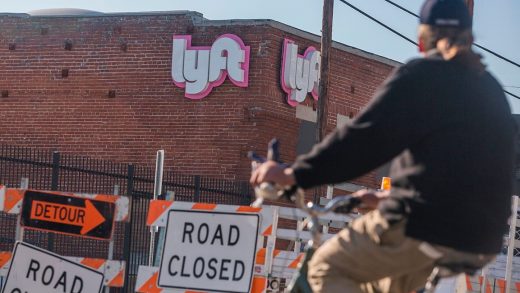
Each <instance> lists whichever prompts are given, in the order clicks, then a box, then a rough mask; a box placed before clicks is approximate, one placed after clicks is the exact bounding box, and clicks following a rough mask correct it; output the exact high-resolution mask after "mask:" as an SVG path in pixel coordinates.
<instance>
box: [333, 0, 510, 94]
mask: <svg viewBox="0 0 520 293" xmlns="http://www.w3.org/2000/svg"><path fill="white" fill-rule="evenodd" d="M339 1H340V2H342V3H343V4H345V5H347V6H349V7H350V8H352V9H354V10H356V11H357V12H359V13H361V14H363V15H364V16H365V17H367V18H369V19H371V20H372V21H374V22H376V23H378V24H379V25H381V26H383V27H384V28H386V29H387V30H389V31H391V32H393V33H394V34H396V35H398V36H400V37H401V38H403V39H405V40H407V41H408V42H410V43H412V44H414V45H415V46H419V45H418V44H417V43H416V42H414V41H413V40H411V39H410V38H408V37H406V36H405V35H403V34H401V33H400V32H398V31H396V30H394V29H393V28H391V27H389V26H388V25H386V24H384V23H383V22H381V21H379V20H377V19H376V18H374V17H373V16H371V15H369V14H368V13H366V12H364V11H363V10H361V9H359V8H357V7H356V6H354V5H352V4H350V3H349V2H347V1H345V0H339ZM384 1H386V2H388V3H390V4H392V5H394V6H396V7H398V8H400V9H403V11H405V12H408V13H410V14H412V15H414V16H416V17H419V16H418V15H417V14H415V13H413V12H411V11H410V10H408V9H406V8H404V7H402V6H400V5H398V4H396V3H394V2H392V1H390V0H384ZM475 45H477V44H475ZM477 46H478V47H479V48H480V47H481V46H479V45H477ZM484 49H485V48H484ZM485 50H487V51H489V52H490V53H491V54H493V55H495V56H497V57H499V58H501V59H504V60H506V61H508V62H510V63H512V64H514V65H516V66H518V67H520V64H517V63H515V62H513V61H511V60H509V59H507V58H505V57H503V56H500V55H498V54H496V53H494V52H492V51H491V50H489V49H485ZM504 93H506V94H508V95H510V96H512V97H515V98H517V99H520V96H517V95H515V94H513V93H511V92H509V91H506V90H504Z"/></svg>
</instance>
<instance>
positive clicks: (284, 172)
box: [249, 161, 296, 186]
mask: <svg viewBox="0 0 520 293" xmlns="http://www.w3.org/2000/svg"><path fill="white" fill-rule="evenodd" d="M249 182H250V183H251V184H252V185H253V186H257V185H260V183H263V182H269V183H273V184H277V185H280V186H292V185H294V184H296V180H295V178H294V173H293V169H291V168H287V167H286V166H284V165H281V164H278V163H276V162H275V161H267V162H265V163H263V164H260V165H258V166H257V167H256V169H255V170H254V171H253V173H252V174H251V179H249Z"/></svg>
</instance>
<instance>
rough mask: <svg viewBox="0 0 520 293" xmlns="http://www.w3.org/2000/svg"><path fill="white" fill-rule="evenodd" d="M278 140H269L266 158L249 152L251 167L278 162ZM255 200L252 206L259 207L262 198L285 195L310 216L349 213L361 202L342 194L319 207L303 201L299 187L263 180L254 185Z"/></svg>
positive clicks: (303, 197)
mask: <svg viewBox="0 0 520 293" xmlns="http://www.w3.org/2000/svg"><path fill="white" fill-rule="evenodd" d="M278 148H279V142H278V140H277V139H273V140H271V141H270V142H269V147H268V151H267V159H266V158H263V157H261V156H259V155H257V154H255V153H254V152H249V153H248V157H249V158H250V159H251V160H252V161H253V168H256V164H258V163H264V162H265V161H267V160H272V161H276V162H278V163H281V162H280V153H279V150H278ZM255 195H256V198H257V199H256V200H255V202H254V203H253V204H252V206H254V207H259V206H261V205H262V204H263V201H264V200H266V199H267V200H277V199H279V198H281V197H286V198H288V199H289V200H291V201H293V202H295V203H296V206H297V207H298V208H300V209H302V210H303V211H305V212H306V213H308V214H309V215H310V216H316V217H317V216H320V215H324V214H327V213H330V212H335V213H340V214H349V213H351V212H352V210H353V209H354V208H356V207H357V206H359V205H360V204H361V200H360V199H359V198H357V197H353V196H352V195H343V196H337V197H335V198H333V199H332V200H331V201H330V202H329V203H327V204H326V205H325V206H324V207H320V206H319V205H316V204H314V203H312V202H307V203H306V201H305V193H304V192H303V190H302V189H300V188H290V189H287V188H284V187H283V186H276V185H274V184H272V183H268V182H264V183H262V184H260V185H259V186H256V187H255Z"/></svg>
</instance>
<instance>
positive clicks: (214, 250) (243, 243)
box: [157, 209, 259, 293]
mask: <svg viewBox="0 0 520 293" xmlns="http://www.w3.org/2000/svg"><path fill="white" fill-rule="evenodd" d="M258 224H259V216H258V215H257V214H235V213H225V212H213V211H196V210H175V209H172V210H170V211H169V212H168V222H167V226H166V239H165V243H164V250H163V254H162V259H161V266H160V270H159V278H158V281H157V283H158V286H159V287H162V288H177V289H185V290H196V291H210V292H244V293H247V292H249V289H250V287H251V280H252V277H253V265H254V260H255V254H256V245H257V239H258Z"/></svg>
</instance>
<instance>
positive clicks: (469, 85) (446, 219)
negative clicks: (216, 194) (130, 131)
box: [292, 55, 516, 253]
mask: <svg viewBox="0 0 520 293" xmlns="http://www.w3.org/2000/svg"><path fill="white" fill-rule="evenodd" d="M515 129H516V128H515V127H514V122H513V119H512V117H511V113H510V109H509V105H508V102H507V100H506V98H505V96H504V92H503V90H502V88H501V86H500V85H499V84H498V82H497V81H496V80H495V79H494V78H493V77H492V76H491V75H490V74H489V73H488V72H485V71H482V72H480V73H479V72H478V71H475V70H472V69H470V68H469V67H467V66H465V65H464V64H463V63H461V62H458V61H457V59H456V58H455V59H454V60H450V61H445V60H443V59H442V58H440V57H439V56H436V55H434V56H431V57H428V58H423V59H417V60H412V61H410V62H408V63H407V64H405V65H403V66H402V67H400V68H398V69H397V70H396V71H395V72H394V73H393V74H392V75H391V76H390V78H389V79H388V80H387V81H386V82H385V83H384V84H383V86H382V87H381V88H380V89H379V91H378V92H377V93H376V95H375V97H374V99H373V100H372V101H371V102H370V104H369V105H368V106H367V108H366V109H365V110H364V111H363V112H362V113H360V115H359V116H358V117H357V118H356V119H354V120H353V122H352V123H351V124H349V125H347V126H345V127H343V128H341V129H338V130H337V131H335V132H334V133H332V134H331V135H329V136H328V137H327V138H326V139H325V140H324V141H323V142H322V143H320V144H318V145H316V146H315V147H314V148H313V150H312V151H311V152H310V153H309V154H307V155H303V156H300V157H299V158H298V159H297V161H296V162H295V163H294V165H293V166H292V167H293V168H294V172H295V177H296V181H297V183H298V185H299V186H301V187H303V188H308V187H312V186H316V185H320V184H330V183H338V182H343V181H346V180H351V179H354V178H356V177H358V176H361V175H363V174H365V173H366V172H368V171H370V170H373V169H374V168H377V167H378V166H380V165H382V164H384V163H386V162H387V161H389V160H391V159H392V158H394V160H393V162H392V167H391V171H390V176H391V177H392V179H393V184H392V191H391V197H390V199H388V200H385V201H383V202H381V204H380V206H379V209H381V210H382V212H383V213H384V214H386V215H388V217H389V218H392V215H394V216H395V215H399V214H406V215H407V216H408V222H407V227H406V234H407V235H408V236H410V237H413V238H416V239H419V240H424V241H428V242H431V243H434V244H440V245H444V246H448V247H452V248H455V249H458V250H462V251H467V252H476V253H497V252H499V251H500V249H501V248H502V241H503V240H502V237H503V236H504V233H506V229H507V220H508V217H509V215H510V213H511V211H510V208H511V205H510V202H511V195H512V174H513V168H514V160H515V159H514V155H515V154H514V143H515V133H516V130H515Z"/></svg>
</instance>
